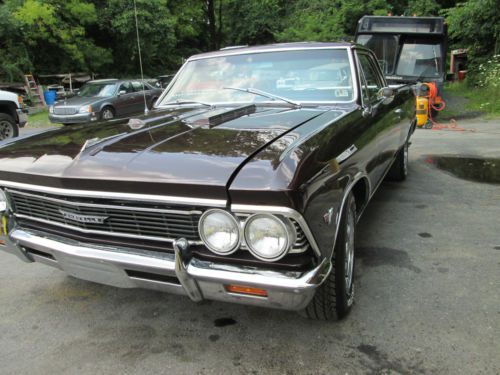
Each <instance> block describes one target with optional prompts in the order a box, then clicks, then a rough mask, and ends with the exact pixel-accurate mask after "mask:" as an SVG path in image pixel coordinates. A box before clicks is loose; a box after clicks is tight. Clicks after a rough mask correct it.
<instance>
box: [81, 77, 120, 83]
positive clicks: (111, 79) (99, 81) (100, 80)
mask: <svg viewBox="0 0 500 375" xmlns="http://www.w3.org/2000/svg"><path fill="white" fill-rule="evenodd" d="M106 82H113V83H115V82H118V80H117V79H116V78H104V79H94V80H92V81H89V82H88V83H106Z"/></svg>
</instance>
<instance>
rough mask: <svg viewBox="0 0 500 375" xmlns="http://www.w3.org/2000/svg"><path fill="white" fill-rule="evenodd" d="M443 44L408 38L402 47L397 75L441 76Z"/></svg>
mask: <svg viewBox="0 0 500 375" xmlns="http://www.w3.org/2000/svg"><path fill="white" fill-rule="evenodd" d="M441 59H442V58H441V45H440V44H439V43H429V42H427V43H421V42H418V41H415V40H407V41H405V43H404V44H403V47H402V48H401V54H400V57H399V62H398V68H397V70H396V74H397V75H401V76H412V77H439V76H440V75H441V72H442V69H441V64H442V61H441Z"/></svg>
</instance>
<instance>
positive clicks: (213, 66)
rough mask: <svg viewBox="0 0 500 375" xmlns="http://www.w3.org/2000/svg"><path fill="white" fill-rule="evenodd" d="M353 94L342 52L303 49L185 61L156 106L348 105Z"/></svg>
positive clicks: (349, 73)
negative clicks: (223, 104) (197, 104)
mask: <svg viewBox="0 0 500 375" xmlns="http://www.w3.org/2000/svg"><path fill="white" fill-rule="evenodd" d="M353 95H354V94H353V85H352V76H351V69H350V64H349V58H348V54H347V50H346V49H321V50H320V49H309V50H307V49H305V50H298V51H277V52H261V53H252V54H248V53H247V54H239V55H229V56H221V57H211V58H202V59H199V60H193V61H189V62H187V63H186V65H185V66H184V67H183V69H182V70H181V72H180V74H179V76H178V77H177V78H176V80H175V81H174V83H173V85H172V87H171V88H170V90H169V91H168V93H167V94H166V96H165V97H164V98H163V100H162V102H161V103H160V106H165V105H169V104H179V103H182V102H191V103H192V102H202V103H210V104H217V103H248V102H263V101H267V102H269V101H273V102H275V101H276V102H279V101H281V102H286V101H287V100H288V101H290V102H300V103H304V102H309V103H318V102H348V101H351V100H353V98H354V97H353Z"/></svg>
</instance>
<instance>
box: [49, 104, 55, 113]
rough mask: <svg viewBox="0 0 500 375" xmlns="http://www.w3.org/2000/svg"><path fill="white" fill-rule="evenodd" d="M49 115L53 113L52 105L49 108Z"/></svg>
mask: <svg viewBox="0 0 500 375" xmlns="http://www.w3.org/2000/svg"><path fill="white" fill-rule="evenodd" d="M49 113H54V106H53V105H51V106H50V107H49Z"/></svg>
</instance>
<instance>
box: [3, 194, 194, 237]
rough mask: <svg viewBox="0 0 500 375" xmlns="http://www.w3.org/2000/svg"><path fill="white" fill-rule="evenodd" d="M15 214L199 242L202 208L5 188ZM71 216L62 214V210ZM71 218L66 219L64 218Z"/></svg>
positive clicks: (81, 227)
mask: <svg viewBox="0 0 500 375" xmlns="http://www.w3.org/2000/svg"><path fill="white" fill-rule="evenodd" d="M7 193H8V195H9V197H10V198H11V200H12V201H13V203H14V213H15V215H16V216H18V217H21V218H26V219H31V220H35V221H40V222H45V223H49V224H55V225H61V226H65V227H70V228H74V229H79V230H80V231H82V232H86V233H90V234H92V233H99V234H114V235H117V236H122V237H127V236H128V237H141V238H149V239H158V240H169V241H172V240H174V239H176V238H180V237H184V238H186V239H188V240H190V241H193V242H198V241H199V235H198V220H199V218H200V215H201V213H202V212H201V211H199V210H196V209H193V208H192V207H187V208H186V207H185V208H184V209H179V208H176V209H172V208H170V207H159V206H155V207H144V206H141V205H140V203H137V206H135V204H134V203H133V202H127V203H126V204H127V205H125V204H124V203H122V204H119V203H115V202H106V203H105V204H103V203H102V202H99V203H95V202H94V201H92V200H88V199H87V200H85V199H83V198H82V199H77V200H70V199H68V198H67V197H63V196H56V195H48V194H39V193H31V192H26V191H19V190H7ZM61 211H63V212H65V213H69V214H71V215H66V217H65V216H63V213H62V212H61ZM75 215H76V216H85V217H87V216H91V217H93V216H97V217H101V218H103V217H104V218H106V219H105V220H104V221H103V222H102V223H96V222H79V221H75V220H74V216H75ZM68 216H69V217H72V218H73V219H69V218H67V217H68Z"/></svg>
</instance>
